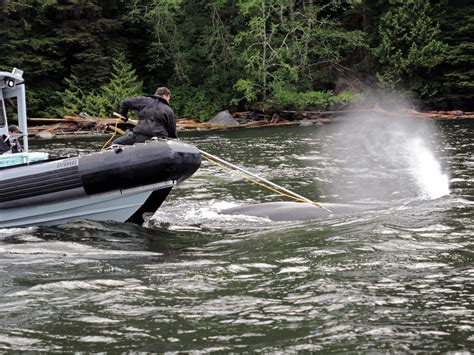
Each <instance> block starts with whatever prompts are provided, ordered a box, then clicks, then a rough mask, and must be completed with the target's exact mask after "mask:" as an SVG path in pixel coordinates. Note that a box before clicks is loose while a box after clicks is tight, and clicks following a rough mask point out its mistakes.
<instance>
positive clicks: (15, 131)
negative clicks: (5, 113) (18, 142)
mask: <svg viewBox="0 0 474 355" xmlns="http://www.w3.org/2000/svg"><path fill="white" fill-rule="evenodd" d="M8 134H9V135H10V136H14V137H15V136H19V135H20V134H21V131H20V129H19V128H18V126H17V125H14V124H11V125H9V126H8Z"/></svg>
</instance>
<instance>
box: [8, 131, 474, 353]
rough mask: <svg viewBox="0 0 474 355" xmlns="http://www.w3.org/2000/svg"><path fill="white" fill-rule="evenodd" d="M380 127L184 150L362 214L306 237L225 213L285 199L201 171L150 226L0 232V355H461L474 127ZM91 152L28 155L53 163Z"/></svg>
mask: <svg viewBox="0 0 474 355" xmlns="http://www.w3.org/2000/svg"><path fill="white" fill-rule="evenodd" d="M375 127H376V131H375V132H368V131H364V132H357V130H355V129H353V128H351V129H349V130H348V129H346V128H341V125H338V124H334V125H327V126H312V127H297V128H273V129H258V130H239V131H227V132H212V133H209V132H196V133H186V134H183V135H182V138H183V139H185V140H187V141H189V142H191V143H194V144H196V145H198V146H199V147H200V148H201V149H203V150H206V151H209V152H210V153H214V154H217V155H219V156H221V157H223V158H224V159H228V160H230V161H232V162H234V163H236V164H239V165H242V166H245V167H247V168H249V169H250V170H251V171H253V172H255V173H258V174H260V175H262V176H263V177H265V178H267V179H270V180H272V181H274V182H276V183H279V184H283V185H285V186H286V187H288V188H290V189H293V190H294V191H296V192H298V193H299V194H302V195H305V196H307V197H310V198H313V199H316V200H319V201H322V202H323V203H324V202H370V203H373V204H376V205H377V206H379V207H378V208H376V209H375V210H372V211H367V212H362V213H357V214H353V215H346V216H334V217H332V218H329V219H327V220H323V221H309V222H301V223H294V222H292V223H283V222H278V223H276V222H272V221H269V220H267V219H261V218H253V217H248V216H226V215H221V214H219V213H218V212H219V210H220V209H222V208H226V207H231V206H237V205H243V204H248V203H258V202H268V201H282V200H286V199H285V198H283V197H280V196H278V195H276V194H275V193H272V192H267V191H265V190H262V189H260V188H258V187H255V186H253V185H251V184H249V183H248V182H247V181H246V180H244V179H243V178H242V177H241V176H239V175H230V174H229V173H227V172H224V171H221V170H219V169H218V168H217V167H215V166H212V165H210V164H209V163H207V162H205V163H203V166H202V168H201V169H200V170H199V171H198V172H197V173H196V175H195V176H194V177H192V178H191V179H189V180H188V181H186V182H185V183H183V184H182V185H180V186H179V187H177V188H175V189H174V190H173V192H172V193H171V195H170V196H169V198H168V200H167V201H166V202H165V204H164V205H163V206H162V208H161V209H160V210H159V211H158V212H157V213H156V214H155V216H154V217H153V218H152V219H151V220H150V221H149V222H148V227H149V228H145V227H139V226H134V225H127V224H119V223H98V222H90V221H77V222H74V223H70V224H67V225H62V226H57V227H41V228H38V227H35V228H22V229H2V230H0V256H1V257H0V292H1V295H2V297H1V300H0V314H1V316H0V350H1V351H12V350H13V351H48V352H70V351H93V352H101V351H108V352H115V353H118V352H124V351H149V352H180V351H182V352H190V351H202V352H212V351H217V352H230V351H232V352H243V351H257V352H258V351H261V352H274V351H284V352H297V351H315V352H321V353H345V352H361V353H367V352H381V351H382V352H400V351H401V352H418V351H419V352H423V353H426V352H434V353H439V352H448V353H456V352H462V351H464V353H469V351H472V349H474V311H473V308H474V307H473V298H474V292H473V291H474V264H473V243H472V237H473V235H474V225H473V217H474V213H473V197H474V158H473V151H474V149H473V148H474V147H473V145H474V130H473V128H474V124H473V122H459V123H458V122H446V123H437V124H436V125H435V127H433V128H432V129H431V128H430V129H429V130H426V129H425V128H423V129H421V130H419V129H418V128H417V129H411V128H410V129H409V133H407V131H404V130H403V128H402V129H400V127H393V126H391V125H390V124H388V125H387V124H384V125H383V126H381V127H377V126H375ZM377 130H378V131H377ZM387 130H389V131H390V133H387ZM404 132H405V134H403V133H404ZM420 137H421V138H420ZM418 138H420V139H421V142H422V143H421V145H420V141H419V140H417V139H418ZM104 141H105V139H93V140H91V139H74V140H73V139H70V140H64V139H61V140H53V141H48V142H44V141H43V142H40V141H37V142H32V145H33V147H34V148H37V149H39V150H49V151H50V152H53V155H57V156H62V155H75V154H77V153H78V152H79V153H87V152H90V151H93V150H96V149H98V148H99V147H100V146H101V143H103V142H104ZM412 144H415V145H416V147H418V148H417V152H416V153H414V152H413V149H414V148H413V146H412ZM420 147H421V148H420ZM433 157H435V159H434V158H433ZM433 159H434V165H433V164H427V165H425V163H429V162H431V161H432V160H433ZM414 162H415V163H414ZM437 163H439V166H436V164H437ZM444 174H447V176H445V178H446V179H448V180H443V175H444ZM443 181H449V189H450V193H449V194H446V193H445V190H446V189H447V185H446V186H444V182H443Z"/></svg>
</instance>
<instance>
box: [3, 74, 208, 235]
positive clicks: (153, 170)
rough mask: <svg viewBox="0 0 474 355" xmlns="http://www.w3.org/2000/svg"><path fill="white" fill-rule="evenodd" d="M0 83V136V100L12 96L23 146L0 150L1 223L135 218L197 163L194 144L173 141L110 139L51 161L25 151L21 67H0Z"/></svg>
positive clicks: (140, 219) (135, 220)
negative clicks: (99, 147)
mask: <svg viewBox="0 0 474 355" xmlns="http://www.w3.org/2000/svg"><path fill="white" fill-rule="evenodd" d="M12 81H13V82H12ZM0 87H1V90H0V136H4V135H6V134H8V123H7V117H6V112H5V105H4V99H5V98H9V97H16V98H17V105H18V118H19V126H20V129H21V131H22V132H23V147H24V151H23V152H22V153H16V154H2V155H0V228H7V227H23V226H32V225H53V224H61V223H65V222H68V221H71V220H75V219H84V218H85V219H91V220H98V221H106V220H111V221H118V222H132V223H137V224H141V223H143V222H144V216H146V214H147V213H154V212H155V211H156V210H157V209H158V208H159V207H160V205H161V204H162V203H163V201H164V200H165V198H166V197H167V196H168V194H169V193H170V191H171V189H172V188H173V186H175V185H176V184H177V183H179V182H180V181H183V180H185V179H187V178H188V177H190V176H191V175H192V174H193V173H194V172H195V171H196V170H197V169H198V168H199V166H200V163H201V154H200V151H199V150H198V149H197V148H196V147H194V146H192V145H190V144H187V143H184V142H182V141H179V140H152V141H148V142H145V143H140V144H135V145H133V146H112V147H111V148H110V149H108V150H104V151H100V152H97V153H92V154H87V155H83V156H77V157H72V158H63V159H55V160H49V159H48V156H47V154H46V153H38V152H37V153H33V152H28V136H27V124H26V123H27V122H26V107H20V106H22V105H25V100H24V92H25V91H24V82H23V79H22V76H21V74H18V72H17V73H15V70H14V72H13V73H7V72H0Z"/></svg>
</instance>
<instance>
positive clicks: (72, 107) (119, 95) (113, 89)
mask: <svg viewBox="0 0 474 355" xmlns="http://www.w3.org/2000/svg"><path fill="white" fill-rule="evenodd" d="M66 85H67V88H66V90H65V91H64V92H63V93H60V94H59V96H61V98H62V106H61V107H60V108H59V109H57V110H56V112H55V113H56V114H57V115H59V116H65V115H78V114H79V113H80V112H87V113H88V114H89V115H92V116H96V117H108V116H110V114H111V113H112V112H113V111H116V110H118V108H119V107H120V103H121V101H122V100H123V99H125V98H127V97H131V96H139V95H141V94H142V82H141V81H139V80H138V77H137V75H136V73H135V70H134V69H133V68H132V65H131V64H130V63H128V62H127V61H126V58H125V56H124V54H122V53H117V54H116V56H115V58H114V59H113V64H112V72H111V79H110V81H109V82H108V83H106V84H105V85H103V86H102V87H100V89H98V90H94V91H89V92H87V93H86V91H84V90H83V89H82V88H81V87H80V85H81V84H80V82H79V81H78V80H77V77H76V76H75V75H72V76H71V78H69V79H66Z"/></svg>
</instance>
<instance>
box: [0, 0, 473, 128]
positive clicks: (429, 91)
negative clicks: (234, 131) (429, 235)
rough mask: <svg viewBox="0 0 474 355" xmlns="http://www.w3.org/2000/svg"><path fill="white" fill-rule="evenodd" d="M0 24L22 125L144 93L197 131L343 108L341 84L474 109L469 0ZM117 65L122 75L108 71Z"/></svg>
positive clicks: (130, 12) (99, 110) (126, 13)
mask: <svg viewBox="0 0 474 355" xmlns="http://www.w3.org/2000/svg"><path fill="white" fill-rule="evenodd" d="M0 16H1V17H2V21H0V38H1V41H0V52H1V53H2V61H1V63H0V70H7V71H10V70H11V69H12V68H13V67H17V68H21V69H23V70H24V71H25V79H26V83H27V90H28V112H29V114H30V116H41V115H51V114H55V115H56V114H61V115H63V114H66V113H68V114H77V113H78V112H80V111H87V112H89V113H90V114H94V115H107V114H109V112H110V111H111V110H115V109H116V108H117V105H118V102H119V101H120V100H122V99H123V98H124V97H127V96H130V95H134V94H135V93H138V92H141V89H140V87H141V81H142V80H143V83H144V91H146V92H153V91H154V90H155V88H156V87H157V86H168V87H170V89H171V90H172V92H173V100H172V103H171V104H172V106H173V108H174V109H175V111H176V113H177V114H178V116H186V117H198V118H199V119H201V120H204V119H207V118H208V117H209V116H211V115H212V114H214V113H215V112H218V111H221V110H222V109H243V110H245V109H251V108H254V107H270V106H275V107H282V108H285V107H292V108H311V107H312V108H325V107H328V106H334V105H337V104H338V102H339V101H340V102H341V104H343V103H344V102H346V101H351V100H352V99H353V95H352V94H340V95H333V94H332V93H331V92H332V91H334V90H335V88H336V83H337V82H341V80H339V79H342V81H344V82H349V83H351V79H352V78H356V79H357V80H360V82H363V83H367V82H368V83H371V82H374V81H376V78H378V82H379V84H380V85H381V86H383V87H385V88H389V89H391V90H400V89H403V90H406V93H408V94H409V95H412V96H414V97H422V98H423V99H424V100H425V102H427V103H430V104H432V105H438V106H439V105H446V106H448V107H456V108H461V109H463V108H467V107H469V105H471V107H472V102H474V100H473V99H474V98H473V95H474V84H473V83H474V71H473V70H472V57H473V48H474V43H473V38H474V37H473V36H472V33H473V31H474V3H473V2H472V1H469V0H389V1H383V0H337V1H335V0H319V1H314V0H162V1H161V0H160V1H157V0H134V1H122V0H108V1H100V0H80V1H78V0H61V1H59V0H3V1H1V2H0ZM117 52H120V53H123V54H124V58H127V59H128V60H129V61H130V64H128V63H126V61H124V59H123V58H122V63H121V65H122V67H121V69H120V68H117V67H113V66H116V65H117V63H116V62H115V61H114V60H113V59H114V57H115V56H116V55H115V54H114V53H117ZM115 59H117V58H115ZM126 65H128V66H129V67H127V66H126ZM132 67H133V68H136V69H137V73H138V74H137V73H134V72H133V69H132ZM65 78H68V79H65ZM135 84H136V85H135ZM65 86H66V87H65ZM348 87H352V85H349V86H348ZM58 92H61V93H62V94H61V95H57V93H58Z"/></svg>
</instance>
